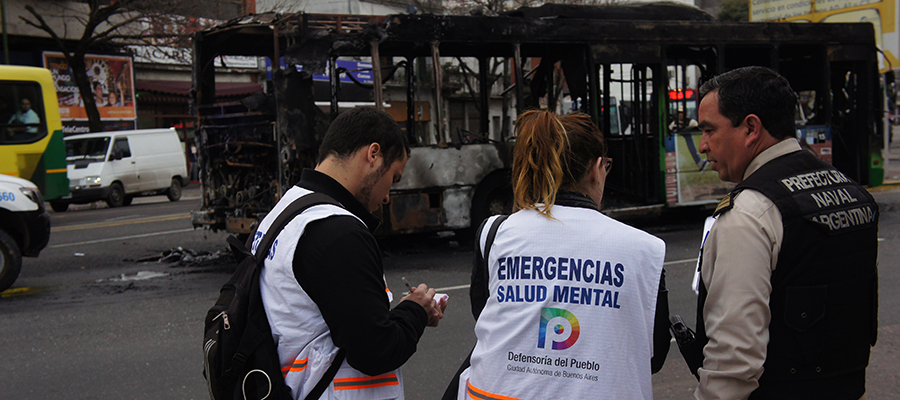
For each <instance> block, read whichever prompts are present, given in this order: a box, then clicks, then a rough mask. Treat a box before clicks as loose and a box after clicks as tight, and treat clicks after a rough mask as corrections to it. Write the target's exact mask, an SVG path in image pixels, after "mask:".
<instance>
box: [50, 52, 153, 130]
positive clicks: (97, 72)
mask: <svg viewBox="0 0 900 400" xmlns="http://www.w3.org/2000/svg"><path fill="white" fill-rule="evenodd" d="M44 67H45V68H47V69H49V70H50V72H51V74H52V75H53V80H54V84H55V86H56V95H57V97H58V99H59V113H60V117H61V118H62V120H63V121H84V120H87V112H86V111H85V109H84V99H83V97H82V93H81V91H80V90H78V86H77V85H76V83H75V79H74V77H73V76H72V70H71V68H70V67H69V63H68V62H67V61H66V58H65V56H63V54H62V53H59V52H44ZM85 70H86V72H87V76H88V80H90V82H91V89H92V90H91V93H90V94H88V95H89V96H93V98H94V101H95V103H96V104H97V108H98V109H99V111H100V119H101V120H103V121H122V120H132V121H133V120H134V119H135V118H136V116H137V111H136V109H135V100H134V73H133V68H132V60H131V58H130V57H117V56H104V55H86V56H85Z"/></svg>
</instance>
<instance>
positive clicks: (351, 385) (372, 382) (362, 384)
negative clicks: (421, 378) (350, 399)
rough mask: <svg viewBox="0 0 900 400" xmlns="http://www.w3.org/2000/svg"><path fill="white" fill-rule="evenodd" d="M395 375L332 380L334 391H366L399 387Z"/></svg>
mask: <svg viewBox="0 0 900 400" xmlns="http://www.w3.org/2000/svg"><path fill="white" fill-rule="evenodd" d="M399 384H400V382H399V381H398V380H397V374H384V375H378V376H361V377H356V378H338V379H335V380H334V390H355V389H368V388H374V387H381V386H394V385H399Z"/></svg>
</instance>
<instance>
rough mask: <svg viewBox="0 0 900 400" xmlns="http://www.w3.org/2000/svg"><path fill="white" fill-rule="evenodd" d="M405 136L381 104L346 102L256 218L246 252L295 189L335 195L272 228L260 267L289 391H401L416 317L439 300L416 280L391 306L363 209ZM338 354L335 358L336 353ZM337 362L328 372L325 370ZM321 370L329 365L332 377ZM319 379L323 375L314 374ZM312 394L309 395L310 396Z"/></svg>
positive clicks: (430, 318)
mask: <svg viewBox="0 0 900 400" xmlns="http://www.w3.org/2000/svg"><path fill="white" fill-rule="evenodd" d="M408 158H409V145H408V144H407V142H406V138H405V136H404V135H403V133H402V131H401V130H400V128H399V127H398V126H397V124H396V123H395V122H394V120H393V119H392V118H391V117H390V115H388V114H387V113H385V112H383V111H379V110H376V109H372V108H355V109H353V110H351V111H348V112H345V113H343V114H341V115H340V116H338V117H337V118H336V119H335V120H334V122H333V123H332V124H331V126H330V127H329V129H328V131H327V133H326V134H325V138H324V139H323V142H322V145H321V147H320V149H319V159H318V160H317V166H316V168H315V169H314V170H310V169H307V170H304V171H303V172H302V175H301V179H300V182H298V183H297V185H296V186H294V187H293V188H291V189H290V190H288V191H287V192H286V193H285V194H284V196H283V197H282V199H281V200H280V201H279V202H278V204H276V205H275V207H274V208H273V209H272V211H271V212H270V213H269V214H268V216H267V217H266V218H265V219H263V220H262V221H261V222H260V225H259V229H258V231H257V233H256V235H255V236H254V239H253V245H252V251H253V252H256V248H257V246H258V245H259V242H260V240H261V239H262V238H263V236H264V235H265V234H266V230H267V229H268V228H269V227H270V226H271V225H272V223H273V221H274V220H275V219H276V218H277V216H278V215H279V214H280V213H281V212H283V211H284V210H285V209H286V208H287V206H288V205H289V204H291V203H292V202H293V201H294V200H296V199H297V198H300V197H302V196H306V195H309V194H312V193H320V194H325V195H327V196H328V197H330V198H332V199H333V200H335V201H336V202H337V203H339V204H340V205H336V204H320V205H316V206H313V207H310V208H308V209H306V210H305V211H303V212H302V213H300V214H299V215H297V216H296V217H294V218H293V219H292V220H291V221H290V222H289V223H288V224H287V225H286V226H285V228H284V229H282V230H281V232H280V233H278V236H277V238H276V240H275V242H274V243H273V244H272V246H271V248H270V250H269V253H268V255H267V256H266V257H267V258H266V260H265V264H264V267H263V269H262V272H261V273H260V279H259V283H260V293H261V295H262V300H263V305H264V308H265V312H266V316H267V318H268V321H269V326H270V327H271V330H272V336H273V338H274V339H275V343H276V345H277V348H278V358H279V360H280V364H281V367H282V374H283V376H284V378H285V383H286V384H287V385H288V386H289V387H290V389H291V396H292V397H293V398H294V399H304V398H307V397H308V396H309V394H310V393H311V392H312V391H313V388H314V387H316V386H317V385H318V384H319V383H320V381H322V382H330V383H328V384H327V387H326V388H325V393H324V395H323V396H321V398H323V399H332V398H335V397H336V396H335V393H336V392H339V393H340V396H339V397H340V398H352V399H371V398H378V399H403V378H402V376H401V374H400V370H399V368H400V366H401V365H403V364H404V363H405V362H406V361H407V360H408V359H409V358H410V356H412V355H413V353H415V351H416V344H417V342H418V340H419V337H421V336H422V333H423V332H424V330H425V327H426V326H437V325H438V322H439V321H440V319H441V318H443V311H444V309H445V308H446V306H447V304H446V302H445V301H441V303H440V304H439V303H437V302H435V300H434V299H433V297H434V294H435V291H434V289H430V288H428V287H427V286H426V285H425V284H421V285H419V286H418V287H416V288H412V289H411V291H410V293H409V294H408V295H407V296H406V297H405V298H404V299H403V301H401V302H400V304H398V305H397V307H395V308H394V309H393V310H391V309H390V300H391V297H392V294H391V292H390V290H389V289H388V287H387V284H386V281H385V278H384V270H383V266H382V260H381V252H380V250H379V248H378V243H377V242H376V241H375V237H374V236H373V234H372V233H373V232H374V231H375V228H376V227H377V226H378V224H379V220H378V219H377V218H376V217H375V216H374V215H372V212H374V211H375V210H377V209H378V208H379V207H380V206H381V204H382V203H387V202H388V201H389V195H388V194H389V191H390V188H391V185H392V184H393V183H395V182H397V181H399V180H400V177H401V176H402V174H403V169H404V167H405V166H406V162H407V160H408ZM344 357H345V359H344V360H343V361H342V360H341V359H342V358H344ZM332 364H335V365H340V366H339V368H338V369H337V372H336V373H335V372H333V371H334V369H332V370H331V371H329V368H330V367H331V366H332ZM326 372H330V373H331V374H335V375H334V376H333V378H332V377H329V376H328V375H326ZM323 385H324V383H323ZM313 396H314V397H315V398H319V397H318V396H315V395H313Z"/></svg>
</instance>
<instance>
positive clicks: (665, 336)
mask: <svg viewBox="0 0 900 400" xmlns="http://www.w3.org/2000/svg"><path fill="white" fill-rule="evenodd" d="M671 343H672V334H671V333H669V289H668V288H666V269H665V268H663V270H662V276H660V277H659V293H658V294H657V295H656V315H655V316H654V317H653V358H651V359H650V372H651V373H653V374H655V373H657V372H659V371H660V370H661V369H662V367H663V364H664V363H665V362H666V357H667V356H668V355H669V345H670V344H671Z"/></svg>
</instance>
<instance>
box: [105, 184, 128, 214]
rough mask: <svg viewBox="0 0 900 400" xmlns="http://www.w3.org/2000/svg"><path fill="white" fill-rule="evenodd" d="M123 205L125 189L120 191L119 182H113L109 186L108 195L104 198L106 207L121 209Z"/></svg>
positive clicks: (120, 185)
mask: <svg viewBox="0 0 900 400" xmlns="http://www.w3.org/2000/svg"><path fill="white" fill-rule="evenodd" d="M123 204H125V189H122V184H121V183H119V182H113V184H112V185H109V194H108V195H107V196H106V205H108V206H109V208H116V207H122V205H123Z"/></svg>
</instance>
